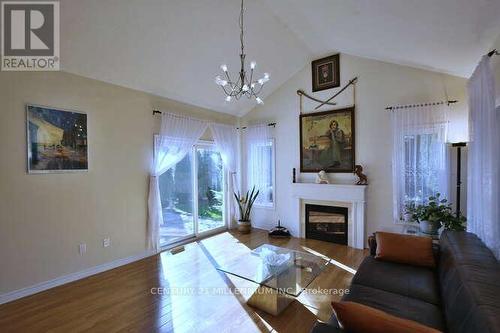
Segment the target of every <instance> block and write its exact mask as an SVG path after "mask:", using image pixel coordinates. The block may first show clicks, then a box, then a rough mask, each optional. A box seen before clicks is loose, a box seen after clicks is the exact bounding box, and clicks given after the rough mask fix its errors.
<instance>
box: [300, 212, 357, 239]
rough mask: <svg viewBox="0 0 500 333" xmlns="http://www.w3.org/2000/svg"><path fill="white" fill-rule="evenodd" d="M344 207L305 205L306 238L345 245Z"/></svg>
mask: <svg viewBox="0 0 500 333" xmlns="http://www.w3.org/2000/svg"><path fill="white" fill-rule="evenodd" d="M347 222H348V209H347V208H346V207H336V206H323V205H310V204H306V205H305V224H306V238H311V239H318V240H322V241H327V242H332V243H337V244H344V245H347V230H348V229H347V227H348V226H347Z"/></svg>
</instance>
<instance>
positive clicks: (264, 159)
mask: <svg viewBox="0 0 500 333" xmlns="http://www.w3.org/2000/svg"><path fill="white" fill-rule="evenodd" d="M274 146H275V144H274V140H273V139H267V140H263V141H262V140H259V141H250V142H249V145H248V188H250V189H251V188H252V187H253V186H255V188H256V189H258V190H259V191H260V193H259V196H258V197H257V199H256V200H255V205H256V206H262V207H270V208H272V207H274V202H275V196H274V194H275V175H274V174H275V172H274V171H275V170H274V169H275V151H274Z"/></svg>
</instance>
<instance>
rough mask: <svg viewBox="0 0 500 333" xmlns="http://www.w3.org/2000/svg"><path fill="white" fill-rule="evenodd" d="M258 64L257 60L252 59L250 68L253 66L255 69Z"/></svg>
mask: <svg viewBox="0 0 500 333" xmlns="http://www.w3.org/2000/svg"><path fill="white" fill-rule="evenodd" d="M256 66H257V63H256V62H255V61H252V62H251V63H250V68H251V69H255V67H256Z"/></svg>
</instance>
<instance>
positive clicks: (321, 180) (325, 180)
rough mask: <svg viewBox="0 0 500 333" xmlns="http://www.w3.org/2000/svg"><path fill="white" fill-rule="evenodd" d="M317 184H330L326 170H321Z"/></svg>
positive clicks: (317, 177)
mask: <svg viewBox="0 0 500 333" xmlns="http://www.w3.org/2000/svg"><path fill="white" fill-rule="evenodd" d="M316 184H330V181H329V180H328V175H327V174H326V172H325V170H321V171H320V172H318V174H317V175H316Z"/></svg>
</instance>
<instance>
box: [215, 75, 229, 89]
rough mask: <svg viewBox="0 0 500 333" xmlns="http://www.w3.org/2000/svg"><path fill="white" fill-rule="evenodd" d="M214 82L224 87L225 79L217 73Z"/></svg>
mask: <svg viewBox="0 0 500 333" xmlns="http://www.w3.org/2000/svg"><path fill="white" fill-rule="evenodd" d="M215 83H216V84H217V85H219V86H222V87H224V86H225V85H227V80H223V79H221V77H220V76H219V75H217V77H216V78H215Z"/></svg>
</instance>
